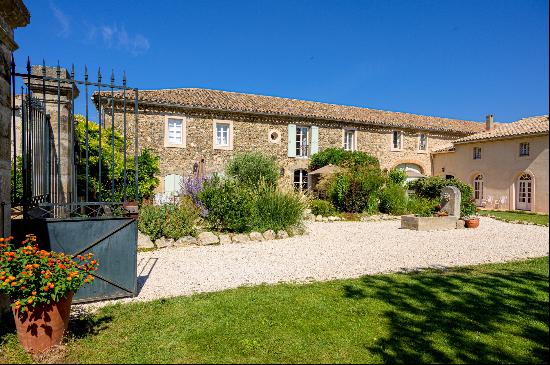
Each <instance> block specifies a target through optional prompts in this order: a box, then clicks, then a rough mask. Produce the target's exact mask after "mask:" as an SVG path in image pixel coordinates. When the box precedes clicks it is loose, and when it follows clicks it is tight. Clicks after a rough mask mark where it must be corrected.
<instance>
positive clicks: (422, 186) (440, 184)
mask: <svg viewBox="0 0 550 365" xmlns="http://www.w3.org/2000/svg"><path fill="white" fill-rule="evenodd" d="M446 186H456V187H457V188H458V190H460V193H461V196H462V198H461V202H460V214H461V216H463V217H464V216H467V215H472V214H475V212H476V211H477V207H476V206H475V204H474V201H473V189H472V187H471V186H470V185H469V184H466V183H464V182H462V181H460V180H458V179H457V178H452V179H445V178H442V177H439V176H430V177H426V178H422V179H418V180H414V181H411V182H410V183H409V189H410V190H413V191H414V192H415V194H416V195H417V196H419V197H424V198H428V199H437V200H439V199H440V196H441V190H442V189H443V188H444V187H446Z"/></svg>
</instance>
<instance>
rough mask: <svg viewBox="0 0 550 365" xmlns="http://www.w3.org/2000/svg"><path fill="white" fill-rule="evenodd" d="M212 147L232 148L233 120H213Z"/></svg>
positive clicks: (219, 148)
mask: <svg viewBox="0 0 550 365" xmlns="http://www.w3.org/2000/svg"><path fill="white" fill-rule="evenodd" d="M213 130H214V136H213V138H214V141H213V144H214V149H218V150H231V149H233V122H232V121H231V120H223V121H222V120H214V121H213Z"/></svg>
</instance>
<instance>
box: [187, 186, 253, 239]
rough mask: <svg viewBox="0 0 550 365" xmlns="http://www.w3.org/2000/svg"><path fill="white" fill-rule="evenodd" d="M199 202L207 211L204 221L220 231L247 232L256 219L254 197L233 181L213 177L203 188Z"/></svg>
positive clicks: (247, 189) (244, 187)
mask: <svg viewBox="0 0 550 365" xmlns="http://www.w3.org/2000/svg"><path fill="white" fill-rule="evenodd" d="M198 197H199V200H200V201H201V202H202V204H204V207H205V208H206V209H207V210H208V215H207V216H206V220H207V221H208V223H209V224H210V225H211V226H212V228H214V229H217V230H220V231H230V232H249V231H250V230H251V229H252V228H253V226H254V223H255V218H256V201H255V200H256V199H255V198H256V196H255V195H254V192H253V190H252V189H251V188H249V187H248V186H245V185H242V184H239V183H237V182H236V181H235V180H230V179H223V180H222V179H220V178H219V177H215V178H214V179H212V180H211V181H209V182H206V183H205V184H204V186H203V190H202V191H201V192H200V193H199V195H198Z"/></svg>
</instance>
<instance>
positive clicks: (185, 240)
mask: <svg viewBox="0 0 550 365" xmlns="http://www.w3.org/2000/svg"><path fill="white" fill-rule="evenodd" d="M196 244H197V239H196V238H195V237H193V236H184V237H181V238H180V239H178V240H177V241H176V242H175V243H174V246H176V247H185V246H191V245H196Z"/></svg>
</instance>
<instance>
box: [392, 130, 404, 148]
mask: <svg viewBox="0 0 550 365" xmlns="http://www.w3.org/2000/svg"><path fill="white" fill-rule="evenodd" d="M391 149H392V150H401V149H403V132H401V131H393V133H392V148H391Z"/></svg>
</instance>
